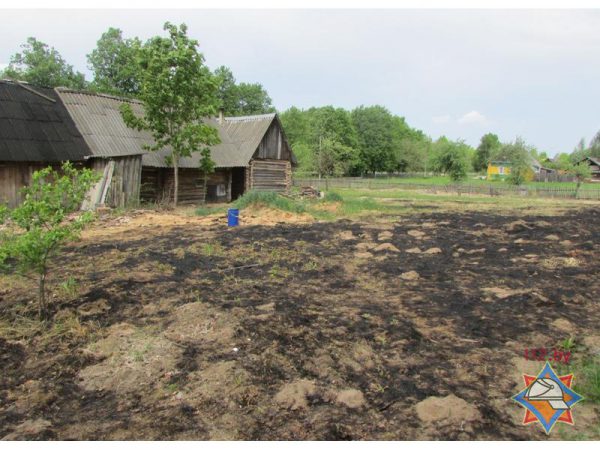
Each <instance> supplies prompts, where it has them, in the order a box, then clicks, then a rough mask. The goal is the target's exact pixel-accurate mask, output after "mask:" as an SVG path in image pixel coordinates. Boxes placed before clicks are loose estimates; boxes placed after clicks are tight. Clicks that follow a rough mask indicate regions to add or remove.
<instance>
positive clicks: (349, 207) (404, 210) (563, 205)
mask: <svg viewBox="0 0 600 450" xmlns="http://www.w3.org/2000/svg"><path fill="white" fill-rule="evenodd" d="M253 205H255V206H268V207H271V208H273V209H278V210H282V211H286V212H291V213H307V214H310V215H311V216H313V217H314V218H315V219H317V220H326V221H329V220H337V219H351V218H360V217H366V216H383V215H410V214H417V213H424V212H444V211H451V212H469V211H487V212H494V213H498V214H510V213H514V212H515V211H520V212H524V213H527V214H540V215H556V214H562V213H565V212H567V211H570V210H574V209H578V208H581V207H589V206H597V205H598V202H597V201H592V200H574V199H552V198H535V197H518V196H493V197H492V196H487V195H465V194H463V195H458V194H433V193H425V192H418V191H414V190H403V189H402V188H401V187H399V188H396V189H389V188H387V189H348V188H339V189H335V190H330V191H327V192H326V196H325V198H324V199H302V198H287V197H283V196H279V195H276V194H272V193H259V192H251V193H249V194H247V195H245V196H244V197H242V198H240V199H239V200H237V201H236V202H234V203H233V204H232V207H236V208H239V209H240V210H242V211H243V210H244V209H245V208H248V207H250V206H253ZM226 210H227V206H223V205H215V206H211V205H206V206H202V207H200V208H198V209H197V210H196V211H195V214H196V215H200V216H206V215H211V214H225V213H226ZM242 215H243V212H242Z"/></svg>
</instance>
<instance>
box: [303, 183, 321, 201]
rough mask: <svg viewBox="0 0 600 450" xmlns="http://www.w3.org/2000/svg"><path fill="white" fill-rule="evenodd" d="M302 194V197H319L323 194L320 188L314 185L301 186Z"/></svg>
mask: <svg viewBox="0 0 600 450" xmlns="http://www.w3.org/2000/svg"><path fill="white" fill-rule="evenodd" d="M300 195H301V196H302V197H308V198H318V197H319V196H320V195H321V193H320V192H319V190H318V189H315V188H314V187H312V186H302V187H301V188H300Z"/></svg>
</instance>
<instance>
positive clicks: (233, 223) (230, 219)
mask: <svg viewBox="0 0 600 450" xmlns="http://www.w3.org/2000/svg"><path fill="white" fill-rule="evenodd" d="M239 218H240V210H239V209H235V208H229V209H228V210H227V226H228V227H237V226H238V225H239Z"/></svg>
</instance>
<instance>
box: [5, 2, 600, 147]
mask: <svg viewBox="0 0 600 450" xmlns="http://www.w3.org/2000/svg"><path fill="white" fill-rule="evenodd" d="M165 20H170V21H172V22H176V23H180V22H185V23H186V24H187V25H188V27H189V33H190V35H192V36H193V37H194V38H196V39H198V40H199V41H200V45H201V50H202V51H203V53H204V55H205V57H206V62H207V64H208V65H209V66H211V67H212V68H214V67H217V66H219V65H221V64H224V65H227V66H229V67H230V68H231V69H232V70H233V72H234V74H235V76H236V78H237V79H238V80H239V81H249V82H260V83H262V84H263V85H264V86H265V88H266V89H267V90H268V92H269V94H270V95H271V97H272V98H273V102H274V104H275V106H276V107H277V108H278V109H285V108H288V107H289V106H291V105H296V106H298V107H304V108H306V107H310V106H321V105H329V104H332V105H336V106H342V107H345V108H353V107H355V106H358V105H361V104H365V105H369V104H382V105H384V106H386V107H387V108H388V109H389V110H390V111H391V112H393V113H394V114H398V115H401V116H404V117H405V118H406V120H407V121H408V123H409V124H411V125H412V126H415V127H418V128H420V129H422V130H423V131H425V132H426V133H427V134H429V135H430V136H432V137H433V138H437V137H438V136H440V135H442V134H444V135H447V136H448V137H450V138H452V139H458V138H461V139H464V140H465V141H466V142H468V143H469V144H471V145H477V143H478V141H479V139H480V137H481V136H482V135H483V134H484V133H486V132H490V131H491V132H494V133H496V134H498V135H499V136H500V138H501V140H503V141H508V140H513V139H514V138H515V137H516V136H521V137H523V138H524V139H525V140H526V141H527V142H528V143H530V144H532V145H535V146H536V147H538V148H539V149H540V150H545V151H547V152H548V153H550V154H555V153H557V152H563V151H566V152H569V151H571V150H572V149H573V147H574V146H575V145H576V144H577V142H578V141H579V139H580V138H582V137H585V138H586V140H589V139H590V138H591V137H592V136H593V135H594V134H595V132H596V131H598V130H599V129H600V113H599V112H598V109H597V105H598V104H599V103H600V102H599V100H600V83H599V82H598V80H600V58H598V55H600V11H590V10H577V11H569V10H552V11H543V10H500V11H498V10H464V9H455V10H179V11H169V10H152V11H144V10H101V11H94V10H91V11H90V10H87V11H86V10H46V11H45V10H29V11H10V10H4V11H2V23H3V26H2V27H1V28H0V42H2V46H0V66H2V64H6V63H8V61H9V59H10V55H11V54H13V53H15V52H16V51H17V50H18V48H19V45H20V44H21V43H23V42H24V41H25V39H26V38H27V37H28V36H35V37H37V38H38V39H41V40H43V41H44V42H46V43H47V44H49V45H51V46H54V47H55V48H56V49H57V50H58V51H59V52H60V53H61V54H62V55H63V57H64V58H65V59H66V60H67V61H68V62H69V63H71V64H73V65H74V66H75V68H76V69H77V70H80V71H83V72H84V73H86V76H87V77H88V78H90V73H89V70H88V69H87V63H86V54H87V53H89V52H90V51H91V50H92V49H93V48H94V46H95V43H96V41H97V40H98V38H99V37H100V35H101V34H102V32H103V31H105V30H106V29H107V28H108V27H109V26H114V27H118V28H121V29H122V30H123V31H124V34H125V35H126V36H139V37H141V38H143V39H145V38H148V37H150V36H151V35H154V34H158V33H161V32H162V24H163V22H164V21H165Z"/></svg>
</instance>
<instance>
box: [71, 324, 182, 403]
mask: <svg viewBox="0 0 600 450" xmlns="http://www.w3.org/2000/svg"><path fill="white" fill-rule="evenodd" d="M87 350H88V351H90V352H92V353H93V354H95V355H96V356H97V357H98V358H99V359H100V358H103V361H102V362H100V363H99V364H95V365H91V366H87V367H85V368H84V369H83V370H81V371H80V372H79V384H80V386H81V387H83V388H84V389H88V390H114V391H116V392H118V393H128V392H136V391H140V390H142V389H143V388H144V386H149V385H153V384H155V383H157V382H158V380H159V379H160V378H161V376H162V375H163V374H164V373H166V372H167V371H169V370H172V369H173V368H174V367H175V362H176V358H177V355H178V354H179V353H180V349H178V348H177V347H176V346H175V345H174V344H172V343H171V342H169V341H168V340H167V339H165V338H164V337H162V336H160V335H153V334H150V333H149V332H147V331H145V330H144V329H140V328H137V327H135V326H133V325H130V324H127V323H121V324H118V325H114V326H112V327H110V328H109V329H108V330H107V337H105V338H104V339H101V340H99V341H98V342H96V343H94V344H92V345H91V346H89V347H88V349H87Z"/></svg>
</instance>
